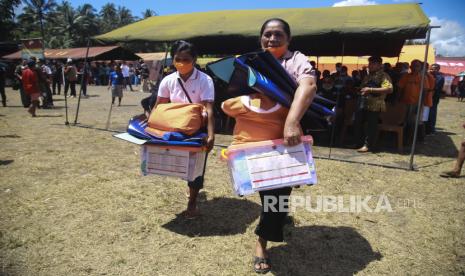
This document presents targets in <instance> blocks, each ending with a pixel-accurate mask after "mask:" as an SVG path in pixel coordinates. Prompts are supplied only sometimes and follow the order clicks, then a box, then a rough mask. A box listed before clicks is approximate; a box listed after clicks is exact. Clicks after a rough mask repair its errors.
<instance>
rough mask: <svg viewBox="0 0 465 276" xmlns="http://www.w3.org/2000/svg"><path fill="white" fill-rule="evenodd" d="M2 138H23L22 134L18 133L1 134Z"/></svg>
mask: <svg viewBox="0 0 465 276" xmlns="http://www.w3.org/2000/svg"><path fill="white" fill-rule="evenodd" d="M0 138H21V136H18V135H16V134H7V135H0Z"/></svg>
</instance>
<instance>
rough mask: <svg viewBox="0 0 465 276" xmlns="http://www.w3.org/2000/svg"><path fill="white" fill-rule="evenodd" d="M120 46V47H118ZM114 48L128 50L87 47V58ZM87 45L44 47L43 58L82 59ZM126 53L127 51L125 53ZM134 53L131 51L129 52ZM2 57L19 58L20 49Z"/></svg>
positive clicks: (109, 47) (111, 47)
mask: <svg viewBox="0 0 465 276" xmlns="http://www.w3.org/2000/svg"><path fill="white" fill-rule="evenodd" d="M118 48H120V49H118ZM115 49H117V50H116V52H119V53H121V51H124V52H128V50H125V49H122V48H121V47H119V46H103V47H90V48H89V55H88V57H89V58H91V59H92V58H95V57H97V56H100V55H102V54H105V53H108V52H110V51H113V50H115ZM86 51H87V47H82V48H69V49H45V58H48V59H67V58H72V59H83V58H85V56H86ZM125 54H128V53H125ZM131 54H132V55H134V54H133V53H131ZM3 58H4V59H21V51H18V52H16V53H13V54H9V55H6V56H3Z"/></svg>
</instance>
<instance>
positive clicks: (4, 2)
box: [0, 0, 21, 41]
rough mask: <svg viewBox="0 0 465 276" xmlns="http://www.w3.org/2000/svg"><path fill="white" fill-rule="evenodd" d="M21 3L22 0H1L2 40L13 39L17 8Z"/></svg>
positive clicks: (0, 23)
mask: <svg viewBox="0 0 465 276" xmlns="http://www.w3.org/2000/svg"><path fill="white" fill-rule="evenodd" d="M19 4H21V0H0V14H1V15H2V16H0V34H2V36H1V38H0V41H7V40H10V39H13V37H14V30H15V27H16V24H15V20H14V19H15V8H16V7H17V6H19Z"/></svg>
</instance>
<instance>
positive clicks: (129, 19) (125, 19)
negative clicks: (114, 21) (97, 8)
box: [117, 6, 137, 27]
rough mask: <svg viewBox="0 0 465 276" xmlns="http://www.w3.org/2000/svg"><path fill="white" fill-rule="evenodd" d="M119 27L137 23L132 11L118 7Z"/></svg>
mask: <svg viewBox="0 0 465 276" xmlns="http://www.w3.org/2000/svg"><path fill="white" fill-rule="evenodd" d="M118 18H119V21H118V25H117V27H122V26H125V25H128V24H131V23H134V21H136V19H137V18H136V17H135V16H133V15H132V13H131V11H130V10H129V9H128V8H126V7H121V6H118Z"/></svg>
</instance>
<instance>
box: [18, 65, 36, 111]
mask: <svg viewBox="0 0 465 276" xmlns="http://www.w3.org/2000/svg"><path fill="white" fill-rule="evenodd" d="M22 82H23V88H24V91H25V92H26V94H28V95H29V96H30V97H31V106H30V107H29V109H28V112H29V113H30V114H31V115H32V117H36V109H37V107H38V106H39V98H40V89H39V78H38V76H37V70H36V62H35V61H34V60H32V59H31V60H29V61H28V63H27V68H26V69H25V70H23V73H22Z"/></svg>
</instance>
